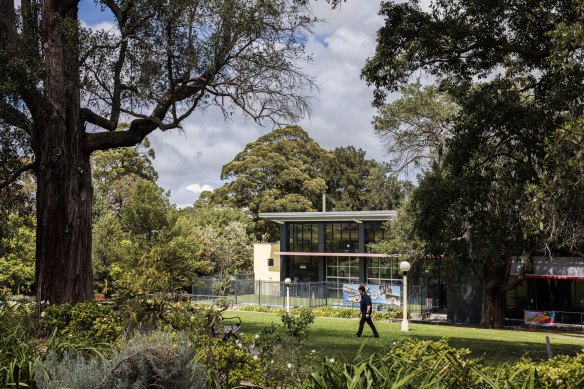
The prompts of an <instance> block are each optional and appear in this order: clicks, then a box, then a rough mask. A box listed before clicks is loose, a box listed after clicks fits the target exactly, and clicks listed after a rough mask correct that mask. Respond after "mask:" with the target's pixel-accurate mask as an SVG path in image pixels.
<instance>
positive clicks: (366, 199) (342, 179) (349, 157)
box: [201, 126, 402, 239]
mask: <svg viewBox="0 0 584 389" xmlns="http://www.w3.org/2000/svg"><path fill="white" fill-rule="evenodd" d="M221 178H222V179H226V180H230V181H228V182H227V183H226V184H225V185H223V186H221V187H219V188H217V189H216V190H215V191H214V192H213V193H212V194H204V195H203V196H202V199H201V201H208V202H209V203H210V204H219V205H224V206H229V207H233V208H239V209H246V210H249V212H250V213H251V214H252V216H253V217H254V219H255V222H256V228H255V230H256V236H257V237H258V238H260V237H261V235H262V234H264V233H266V232H267V233H268V235H269V236H270V237H271V239H277V237H278V236H279V235H278V231H277V229H275V228H274V226H271V225H266V224H265V222H264V221H262V220H258V214H259V213H260V212H304V211H317V210H321V209H322V195H323V194H326V209H327V210H328V211H330V210H334V211H348V210H354V211H355V210H380V209H393V208H394V207H395V206H397V204H398V202H399V201H400V199H401V197H402V193H401V191H400V184H399V182H398V181H397V179H396V178H395V177H393V176H391V175H390V174H389V168H388V166H386V165H384V164H380V163H378V162H376V161H374V160H369V159H366V158H365V151H363V150H357V149H355V148H354V147H352V146H349V147H339V148H337V149H335V150H333V151H327V150H325V149H323V148H322V147H320V146H319V145H318V143H316V142H315V141H314V140H313V139H312V138H310V136H309V135H308V133H307V132H306V131H305V130H303V129H302V128H301V127H299V126H286V127H282V128H279V129H276V130H274V131H272V132H270V133H268V134H266V135H263V136H261V137H260V138H258V139H257V140H256V141H254V142H251V143H249V144H247V145H246V147H245V149H244V150H243V151H241V152H240V153H238V154H237V155H236V156H235V158H234V159H233V160H232V161H231V162H229V163H227V164H226V165H225V166H224V167H223V170H222V174H221Z"/></svg>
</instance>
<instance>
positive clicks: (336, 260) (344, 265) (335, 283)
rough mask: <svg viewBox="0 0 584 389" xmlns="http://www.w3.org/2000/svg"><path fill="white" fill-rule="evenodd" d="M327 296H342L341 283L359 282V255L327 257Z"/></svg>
mask: <svg viewBox="0 0 584 389" xmlns="http://www.w3.org/2000/svg"><path fill="white" fill-rule="evenodd" d="M326 261H327V262H326V281H327V283H328V288H329V297H331V298H341V299H342V298H343V284H358V283H359V257H327V258H326Z"/></svg>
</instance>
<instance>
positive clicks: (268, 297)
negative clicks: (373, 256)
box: [192, 278, 434, 317]
mask: <svg viewBox="0 0 584 389" xmlns="http://www.w3.org/2000/svg"><path fill="white" fill-rule="evenodd" d="M289 288H290V291H289V292H290V294H289V296H290V307H309V308H316V307H323V306H327V305H334V306H340V305H343V303H342V300H339V299H329V298H328V286H327V283H326V282H294V283H292V284H291V285H290V287H289ZM402 293H403V290H402ZM402 297H403V294H402ZM192 298H193V300H195V301H198V302H203V303H215V304H217V303H228V304H236V305H260V306H261V305H263V306H270V307H281V308H285V307H286V298H287V290H286V284H285V283H284V281H261V280H253V279H248V278H237V279H230V280H222V279H219V278H199V279H197V281H196V282H195V283H194V284H193V288H192ZM433 305H434V301H433V298H431V297H428V295H427V293H426V290H425V288H423V287H421V286H416V285H412V286H408V310H409V311H410V312H411V313H419V314H421V315H422V317H424V316H425V315H428V314H429V313H430V312H432V309H433ZM345 306H347V307H353V308H357V309H358V307H359V304H358V303H357V304H355V303H353V304H351V303H349V304H348V305H345ZM374 309H379V310H386V309H401V307H400V306H379V307H377V306H376V307H374Z"/></svg>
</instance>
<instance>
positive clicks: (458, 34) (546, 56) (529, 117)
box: [363, 0, 584, 327]
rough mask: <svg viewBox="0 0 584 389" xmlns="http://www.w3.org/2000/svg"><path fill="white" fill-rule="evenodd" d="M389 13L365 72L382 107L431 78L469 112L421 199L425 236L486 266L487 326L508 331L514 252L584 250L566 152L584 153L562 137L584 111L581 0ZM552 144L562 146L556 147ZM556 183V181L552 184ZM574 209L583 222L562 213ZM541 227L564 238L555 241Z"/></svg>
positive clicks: (419, 225)
mask: <svg viewBox="0 0 584 389" xmlns="http://www.w3.org/2000/svg"><path fill="white" fill-rule="evenodd" d="M533 12H537V15H538V17H537V18H533ZM380 13H381V15H383V16H384V17H385V25H384V26H383V27H382V28H381V29H380V30H379V32H378V35H377V40H378V45H377V49H376V54H375V56H374V57H372V58H370V59H369V60H368V61H367V63H366V65H365V67H364V69H363V76H364V78H365V79H366V80H367V82H369V83H370V84H372V85H373V86H374V87H375V92H374V98H375V104H376V105H377V106H381V105H382V104H383V103H384V102H385V101H384V100H385V97H386V96H387V94H388V93H389V92H394V91H397V90H400V89H402V88H403V87H404V86H405V85H407V83H408V82H409V81H410V79H411V77H410V76H411V75H412V74H414V73H417V72H420V71H421V72H424V73H426V74H430V75H431V76H432V77H433V79H435V80H436V82H437V84H438V86H437V88H438V89H437V90H439V91H441V92H446V93H447V94H448V95H449V97H450V98H451V99H452V100H453V102H454V103H455V104H456V106H457V107H458V109H459V111H458V114H457V115H455V116H449V115H446V116H444V118H445V119H447V120H451V123H448V126H447V128H448V129H449V130H450V129H451V134H452V136H451V138H450V139H449V141H448V142H447V143H446V149H445V153H444V159H443V161H444V162H443V164H436V165H435V166H434V169H433V170H432V171H431V172H428V173H427V174H425V175H424V176H423V177H422V178H421V180H420V187H419V189H418V190H416V191H415V192H414V194H413V199H412V203H413V209H414V211H415V212H414V219H415V223H414V226H415V228H414V230H415V231H416V233H418V234H419V236H420V237H421V238H422V239H423V240H424V243H426V244H427V247H426V249H427V250H428V253H430V254H439V255H442V254H446V255H447V256H448V258H450V259H452V260H453V261H455V262H456V263H457V264H460V263H461V262H462V263H468V262H472V263H474V264H477V263H478V264H480V265H481V266H482V268H483V271H482V273H481V274H480V275H479V278H481V281H482V282H483V284H484V285H485V287H486V289H485V293H484V294H483V296H484V300H483V312H484V313H485V315H483V318H482V320H483V321H482V324H483V325H485V326H491V327H492V326H500V325H502V318H503V313H502V312H503V309H504V306H503V297H502V291H503V290H504V288H505V285H507V281H508V270H506V269H508V268H509V262H510V258H511V255H512V254H520V253H522V252H524V253H533V252H534V251H537V250H540V251H543V250H550V249H551V250H552V252H553V250H558V249H560V250H566V249H569V250H574V251H575V252H579V245H578V243H575V242H574V238H576V240H581V238H582V236H581V234H580V233H574V232H575V231H581V228H580V226H581V219H582V218H581V215H582V212H581V209H580V208H579V207H578V206H576V207H575V208H569V206H568V207H566V205H568V204H570V201H571V200H574V199H577V198H578V196H579V193H581V191H580V187H579V185H578V184H576V185H574V182H575V181H578V178H575V177H580V176H581V174H579V173H581V172H580V170H579V169H576V170H575V171H572V172H571V173H576V174H575V175H574V174H570V175H567V176H565V177H564V178H565V179H563V180H560V179H559V178H560V176H561V174H557V173H559V172H560V171H562V170H563V167H560V168H559V169H558V168H557V167H556V166H555V165H556V162H559V161H558V159H557V157H555V155H558V154H562V155H563V156H562V157H560V158H559V160H563V162H566V161H569V160H572V159H575V160H578V159H579V157H578V150H581V147H579V146H576V147H567V148H566V146H568V145H569V143H566V142H563V141H562V140H561V139H562V137H561V136H558V130H559V129H562V128H565V126H566V124H567V123H576V122H577V121H578V120H579V119H581V118H582V115H583V113H584V104H582V99H581V98H580V97H581V96H582V94H583V93H584V87H583V85H584V83H583V82H582V81H583V80H584V74H583V73H582V72H581V71H580V70H579V68H580V66H574V64H575V62H581V57H580V56H579V54H577V53H579V52H580V51H581V50H582V48H583V47H584V39H582V37H583V36H584V35H583V34H582V28H581V25H582V7H581V5H580V4H579V2H553V1H552V2H547V1H536V2H532V3H529V4H528V3H525V2H513V6H511V7H510V6H509V4H508V3H505V2H494V3H489V4H488V5H487V3H485V2H484V1H480V0H471V1H459V0H446V1H439V2H436V3H435V4H432V5H431V6H430V8H428V9H426V8H423V7H422V6H421V4H420V2H418V1H414V0H412V1H408V2H405V3H399V4H398V3H394V2H385V3H383V5H382V8H381V11H380ZM406 91H407V90H406ZM439 99H440V96H435V98H434V102H435V103H438V102H439ZM428 106H430V105H428ZM402 108H403V107H402ZM394 116H395V115H394ZM390 127H395V126H390ZM580 132H581V130H580ZM406 135H410V136H415V135H416V131H414V130H413V129H412V130H411V131H406ZM573 139H574V138H573ZM552 144H559V145H560V146H559V148H558V149H556V150H554V151H553V152H551V150H550V148H549V145H552ZM546 145H548V146H546ZM562 149H563V150H564V151H565V152H566V153H562V152H561V150H562ZM556 152H559V153H558V154H557V153H556ZM563 165H564V164H562V165H559V166H563ZM553 177H556V178H557V181H556V183H557V185H554V184H552V185H550V184H551V183H552V182H554V181H553V180H554V178H553ZM552 187H553V190H550V189H551V188H552ZM552 192H559V193H563V194H562V195H561V196H560V197H556V198H555V199H554V201H553V202H551V203H550V204H549V205H548V204H546V203H545V202H543V201H540V200H539V199H547V197H548V196H547V194H551V193H552ZM534 196H535V199H536V200H535V203H537V204H535V206H532V205H531V204H530V202H533V198H534ZM555 200H557V202H556V201H555ZM566 200H567V201H566ZM544 201H545V200H544ZM572 204H573V202H572ZM576 209H577V210H576ZM526 210H528V212H526ZM559 210H561V211H559ZM558 211H559V212H558ZM544 213H545V214H546V216H547V217H545V218H544V217H542V215H543V214H544ZM568 213H572V214H574V213H575V214H576V215H578V216H576V218H569V220H567V219H566V218H565V217H563V216H561V215H562V214H568ZM548 223H549V224H548ZM546 224H548V225H547V226H546ZM558 224H559V225H561V226H562V228H560V229H557V228H556V226H557V225H558ZM534 226H537V228H536V229H534ZM542 231H546V233H548V234H549V233H551V232H552V231H554V234H555V236H554V237H553V238H552V239H547V236H545V235H544V234H542V233H541V232H542ZM548 236H549V235H548ZM546 240H548V242H546ZM546 243H547V244H546ZM552 245H553V246H552Z"/></svg>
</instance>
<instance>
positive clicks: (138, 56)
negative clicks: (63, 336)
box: [0, 0, 314, 303]
mask: <svg viewBox="0 0 584 389" xmlns="http://www.w3.org/2000/svg"><path fill="white" fill-rule="evenodd" d="M18 3H19V4H20V7H19V8H18V9H16V8H15V2H14V1H13V0H1V2H0V10H1V12H0V140H2V139H10V142H4V143H3V145H4V144H6V145H8V146H10V147H11V149H10V152H5V151H4V149H3V151H2V154H3V155H2V156H1V158H4V156H5V155H9V156H10V157H11V158H12V163H11V164H9V165H3V166H2V170H1V171H0V173H2V174H3V177H2V178H1V179H0V190H2V191H3V194H4V193H6V190H7V187H8V185H10V184H11V183H14V182H16V180H17V179H18V177H19V175H20V174H21V173H22V172H24V171H28V170H30V171H32V172H33V173H34V174H35V176H36V179H37V191H36V205H37V209H36V212H37V224H36V225H37V238H36V242H37V251H36V272H37V273H36V279H37V298H38V299H39V300H40V301H50V302H51V303H61V302H78V301H83V300H86V299H90V298H92V296H93V290H92V272H91V215H92V200H93V194H92V186H91V183H92V181H91V166H90V156H91V154H92V153H93V152H95V151H98V150H108V149H115V148H119V147H126V146H133V145H136V144H138V143H140V142H141V141H142V140H143V139H144V138H145V137H146V136H147V135H148V134H150V133H151V132H152V131H154V130H156V129H161V130H162V131H168V130H171V129H175V128H179V127H180V126H181V123H182V121H183V120H184V119H185V118H187V117H188V116H189V115H190V114H191V113H192V112H193V111H195V110H200V109H204V108H209V107H216V108H218V109H219V110H221V111H222V112H223V113H224V114H225V115H227V116H229V115H231V114H233V113H234V112H236V111H239V112H242V113H243V114H244V115H247V116H248V117H250V118H252V119H253V120H256V121H258V122H276V123H277V122H279V121H281V120H284V121H286V122H294V121H296V120H297V119H298V118H299V117H301V116H303V115H304V114H306V113H307V110H308V99H307V98H306V96H305V95H304V92H305V91H306V90H307V88H308V89H309V88H311V87H312V86H313V81H312V79H311V78H310V77H308V76H306V75H305V74H304V73H303V72H302V71H301V69H300V67H299V62H301V61H303V60H304V59H306V56H305V54H304V44H305V42H306V36H305V34H306V33H307V32H308V31H309V30H310V28H311V26H312V24H313V22H314V18H313V17H312V16H311V15H310V13H309V9H308V8H307V7H306V6H304V5H302V4H301V3H298V2H294V1H292V0H290V1H288V0H267V1H266V0H261V1H257V0H246V1H239V0H238V1H235V0H205V1H196V2H194V1H190V0H177V1H175V0H173V1H169V0H154V1H150V0H148V1H145V0H139V1H134V0H132V1H112V0H102V1H99V5H100V6H101V7H102V10H104V11H105V10H107V11H108V12H111V15H113V24H114V28H113V29H111V30H93V29H89V28H84V27H82V26H81V24H80V21H79V20H78V4H79V1H78V0H70V1H60V2H46V1H22V2H18ZM121 122H127V123H128V126H127V128H124V129H123V130H121V131H116V129H117V128H118V126H119V124H120V123H121ZM21 145H23V146H21ZM5 166H6V167H10V168H11V170H7V169H5Z"/></svg>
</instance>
